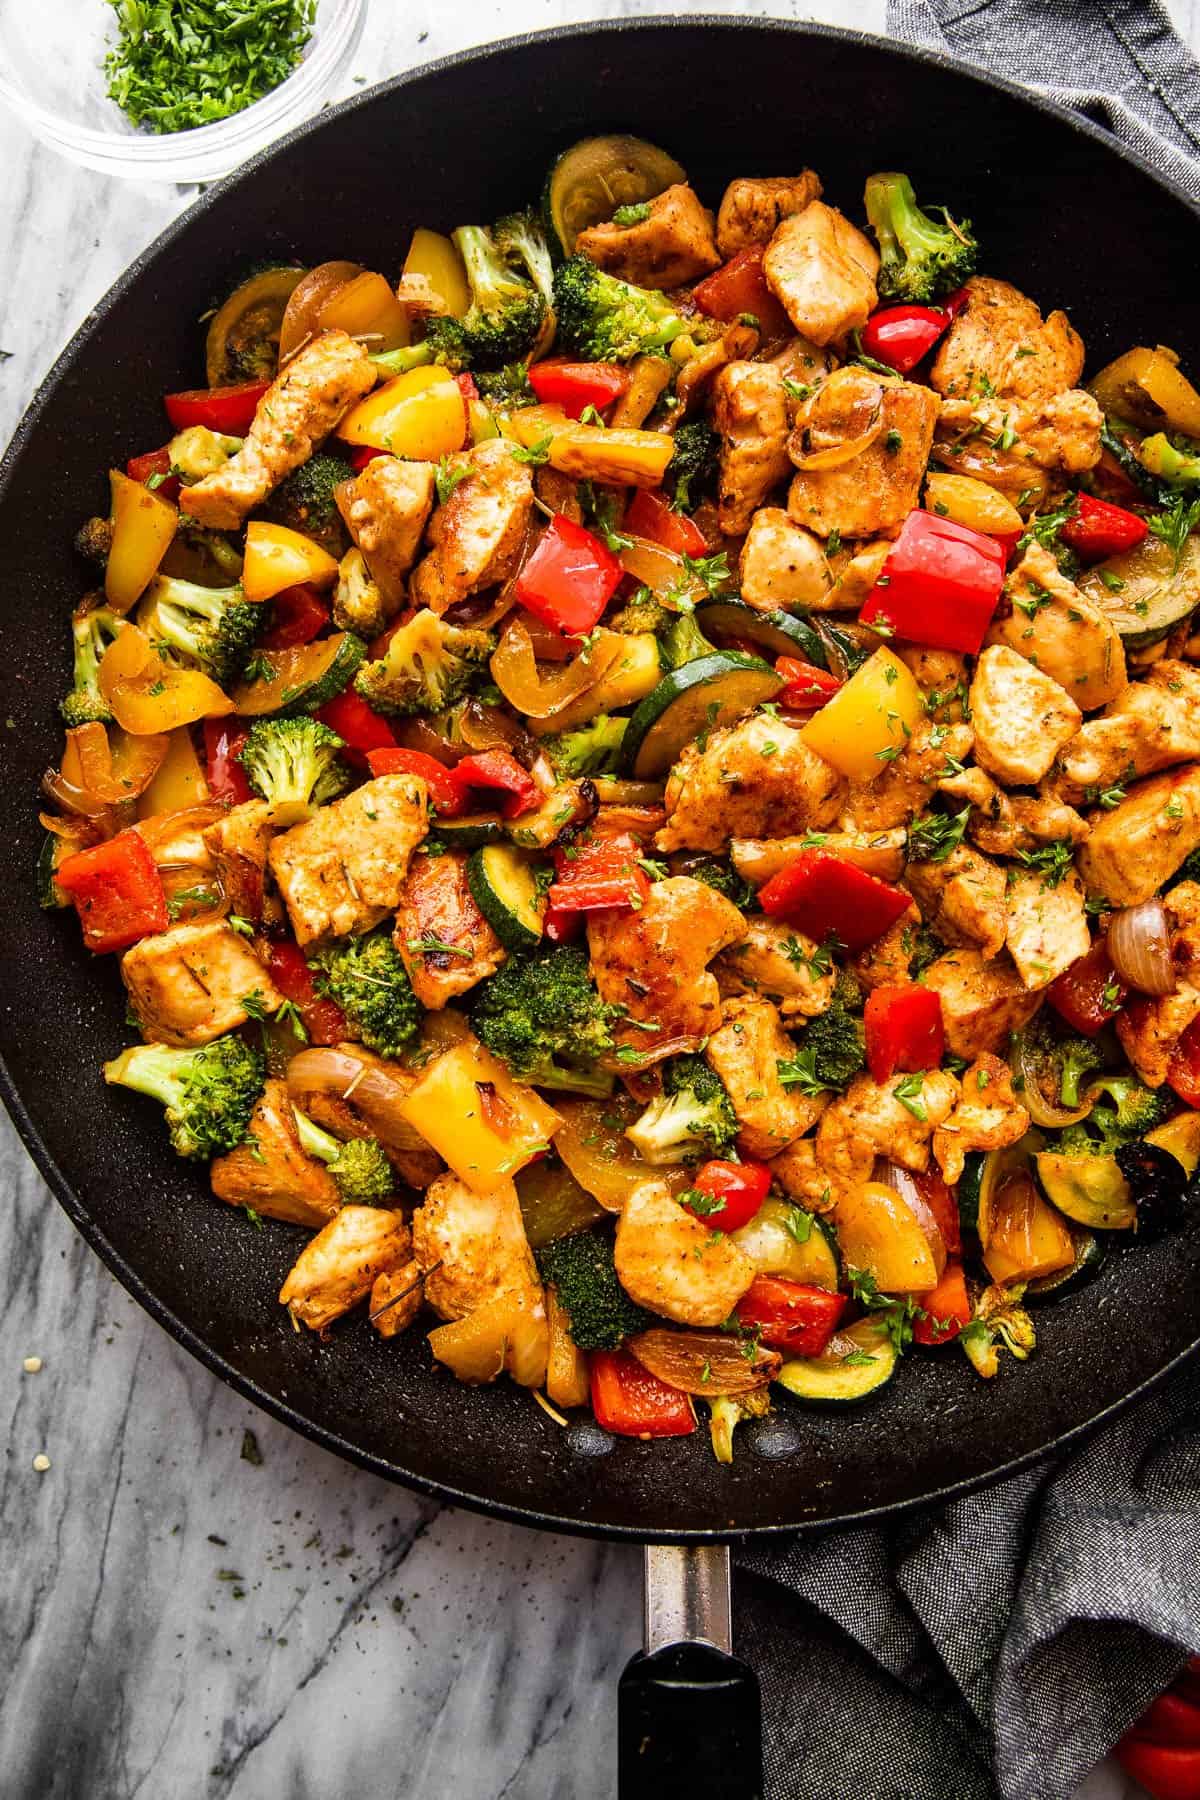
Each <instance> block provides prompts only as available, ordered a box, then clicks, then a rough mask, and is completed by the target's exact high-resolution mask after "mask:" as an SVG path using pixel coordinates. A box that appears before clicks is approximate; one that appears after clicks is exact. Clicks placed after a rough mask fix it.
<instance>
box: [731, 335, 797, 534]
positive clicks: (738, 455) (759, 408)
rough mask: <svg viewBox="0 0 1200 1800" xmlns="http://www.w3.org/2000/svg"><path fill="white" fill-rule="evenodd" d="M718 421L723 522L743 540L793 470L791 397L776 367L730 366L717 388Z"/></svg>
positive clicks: (758, 364)
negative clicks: (760, 510)
mask: <svg viewBox="0 0 1200 1800" xmlns="http://www.w3.org/2000/svg"><path fill="white" fill-rule="evenodd" d="M712 420H713V427H714V429H715V430H716V431H717V432H719V433H720V437H721V451H720V480H719V487H718V499H717V509H718V510H717V517H718V521H719V523H720V527H721V530H722V531H723V532H724V533H725V535H726V536H727V537H741V536H742V535H743V533H745V532H747V531H749V529H750V523H751V520H752V519H753V517H754V514H755V512H756V511H757V509H758V508H759V507H760V506H761V505H762V503H763V501H764V500H765V499H766V498H767V496H768V495H769V494H770V492H771V490H772V489H773V488H776V487H778V486H779V483H780V482H781V481H783V480H784V479H785V478H786V476H787V475H788V473H789V471H790V469H791V466H792V465H791V463H790V462H789V460H788V453H787V438H788V411H787V393H786V390H785V389H784V385H783V376H782V375H781V374H780V372H779V370H778V369H777V368H776V367H775V365H774V364H773V363H751V362H731V363H728V364H726V366H725V368H723V369H722V370H721V371H720V373H719V374H718V375H717V376H716V378H715V380H714V381H713V384H712Z"/></svg>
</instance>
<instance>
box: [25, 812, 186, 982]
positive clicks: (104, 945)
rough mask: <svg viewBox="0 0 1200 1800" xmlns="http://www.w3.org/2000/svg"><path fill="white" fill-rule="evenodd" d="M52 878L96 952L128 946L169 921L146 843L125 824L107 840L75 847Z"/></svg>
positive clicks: (85, 939)
mask: <svg viewBox="0 0 1200 1800" xmlns="http://www.w3.org/2000/svg"><path fill="white" fill-rule="evenodd" d="M54 879H55V881H56V882H57V883H58V885H59V887H60V888H61V889H62V891H63V893H64V894H68V895H69V896H70V898H71V900H72V902H73V903H74V907H75V911H76V912H77V913H78V914H79V923H80V924H81V925H82V927H83V941H84V943H85V944H86V945H87V947H88V949H89V950H91V951H93V952H94V953H95V954H96V955H97V956H101V955H103V954H104V952H105V951H106V950H127V949H128V948H129V946H130V944H136V943H137V941H138V939H139V938H144V937H148V936H149V934H150V933H151V932H153V931H165V930H166V929H167V926H168V925H169V924H170V915H169V913H168V912H167V896H166V894H165V893H164V892H163V884H162V879H161V877H160V876H159V873H158V869H157V867H156V866H155V862H154V857H153V856H152V855H151V853H150V846H149V845H148V844H147V842H146V840H145V838H144V837H143V836H142V835H141V833H140V832H138V831H135V830H134V829H133V828H132V827H130V828H129V829H128V830H127V831H119V832H118V833H117V835H116V837H113V838H109V839H108V840H107V842H106V843H103V844H93V845H92V846H91V847H90V848H89V849H87V850H76V851H75V853H74V855H73V856H68V857H65V858H64V859H63V861H62V862H61V863H59V865H58V868H57V869H56V870H55V871H54Z"/></svg>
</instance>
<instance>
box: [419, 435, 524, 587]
mask: <svg viewBox="0 0 1200 1800" xmlns="http://www.w3.org/2000/svg"><path fill="white" fill-rule="evenodd" d="M450 467H451V470H452V472H453V473H454V474H458V473H459V472H460V471H461V470H463V469H465V470H467V471H468V473H467V475H466V477H465V478H464V479H463V480H461V481H460V482H459V483H458V486H457V487H456V488H455V489H454V492H453V493H452V494H451V495H450V498H449V499H448V500H447V501H446V503H445V505H444V506H439V507H438V508H437V510H436V512H435V513H434V515H433V518H432V519H431V520H430V523H429V542H430V544H431V545H432V546H433V548H432V549H431V550H430V552H429V554H428V556H426V557H425V559H424V560H423V561H422V562H420V563H418V565H417V567H416V569H415V570H414V572H413V576H412V580H411V582H410V595H411V598H412V600H413V601H414V602H415V604H416V605H418V606H427V607H428V608H429V610H430V611H431V612H435V613H444V612H445V611H446V609H447V607H450V606H454V605H456V604H457V602H458V601H459V600H465V599H467V598H468V596H469V595H471V594H477V593H478V592H479V591H480V589H481V588H487V587H492V586H493V585H494V584H495V583H497V582H500V581H507V580H508V577H509V576H510V575H511V574H512V572H513V569H514V567H515V566H516V561H517V558H518V556H519V555H520V553H521V545H522V542H523V541H524V537H525V531H526V527H527V525H528V523H529V515H530V513H531V512H532V510H533V477H532V474H531V471H530V469H529V467H528V465H527V464H526V463H522V462H518V461H517V459H516V457H515V456H513V455H512V453H511V451H510V449H509V446H508V444H507V443H506V441H505V440H504V439H503V438H491V439H489V440H488V441H487V442H486V443H482V444H476V446H475V448H474V449H473V450H468V451H465V452H464V453H463V454H461V455H460V456H455V457H451V458H450Z"/></svg>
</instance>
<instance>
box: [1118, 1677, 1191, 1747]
mask: <svg viewBox="0 0 1200 1800" xmlns="http://www.w3.org/2000/svg"><path fill="white" fill-rule="evenodd" d="M1133 1729H1134V1731H1136V1733H1137V1735H1138V1736H1139V1737H1148V1738H1153V1739H1154V1740H1155V1742H1156V1743H1159V1744H1192V1745H1195V1746H1196V1747H1197V1748H1200V1706H1198V1705H1197V1704H1196V1702H1195V1701H1194V1700H1189V1699H1188V1698H1187V1696H1186V1694H1183V1693H1180V1692H1179V1691H1178V1687H1177V1686H1175V1687H1169V1688H1168V1689H1167V1691H1166V1693H1165V1694H1160V1695H1159V1696H1158V1699H1157V1700H1155V1701H1153V1702H1152V1703H1151V1704H1150V1705H1149V1706H1148V1707H1147V1708H1146V1710H1145V1712H1144V1713H1143V1714H1142V1716H1141V1718H1140V1719H1139V1720H1138V1722H1137V1724H1136V1725H1135V1726H1134V1728H1133Z"/></svg>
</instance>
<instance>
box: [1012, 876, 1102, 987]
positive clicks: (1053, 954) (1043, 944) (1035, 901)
mask: <svg viewBox="0 0 1200 1800" xmlns="http://www.w3.org/2000/svg"><path fill="white" fill-rule="evenodd" d="M1091 943H1092V938H1091V933H1090V932H1089V930H1088V922H1087V913H1086V912H1085V911H1084V891H1083V883H1082V882H1081V881H1080V879H1079V877H1078V875H1077V874H1076V873H1075V871H1074V869H1071V870H1070V871H1069V872H1068V873H1067V874H1066V875H1064V876H1063V877H1062V879H1061V880H1060V881H1057V882H1054V884H1053V885H1051V883H1050V881H1049V879H1048V878H1047V877H1046V876H1044V875H1042V874H1041V873H1039V871H1038V870H1036V869H1020V870H1018V869H1010V870H1009V872H1008V937H1007V945H1008V954H1009V955H1010V956H1011V957H1012V959H1013V962H1014V963H1015V964H1016V966H1017V973H1018V974H1019V975H1020V977H1021V980H1022V981H1023V982H1024V983H1025V986H1026V987H1027V988H1034V989H1037V988H1044V987H1049V985H1050V983H1051V982H1052V981H1053V980H1054V978H1055V976H1057V975H1061V974H1062V972H1063V970H1064V969H1069V968H1070V966H1071V964H1072V963H1073V962H1077V961H1078V960H1079V958H1080V957H1081V956H1086V955H1087V953H1088V951H1089V950H1090V948H1091Z"/></svg>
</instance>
